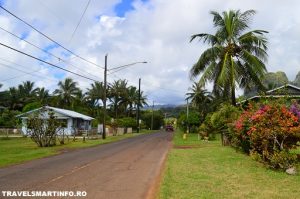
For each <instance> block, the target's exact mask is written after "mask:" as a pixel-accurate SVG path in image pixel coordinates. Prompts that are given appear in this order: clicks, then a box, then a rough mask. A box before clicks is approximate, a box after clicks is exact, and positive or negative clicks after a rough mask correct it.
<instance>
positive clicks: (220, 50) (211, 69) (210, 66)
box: [190, 10, 267, 105]
mask: <svg viewBox="0 0 300 199" xmlns="http://www.w3.org/2000/svg"><path fill="white" fill-rule="evenodd" d="M211 14H212V15H213V23H214V27H215V28H216V33H215V34H208V33H200V34H195V35H192V37H191V41H193V40H194V39H196V38H199V39H200V40H201V39H203V40H204V43H207V44H209V45H211V46H210V47H209V48H208V49H207V50H205V51H204V52H203V53H202V54H201V56H200V58H199V60H198V61H197V62H196V63H195V64H194V66H193V67H192V69H191V71H190V72H191V76H192V77H196V76H198V75H199V74H200V73H203V74H202V76H201V78H200V84H201V85H205V83H206V82H207V81H212V82H213V84H214V87H213V92H214V94H215V95H216V96H223V97H224V98H225V99H231V103H232V104H233V105H236V99H235V90H236V85H239V87H240V88H247V87H249V86H250V85H251V84H254V85H257V86H259V87H260V88H262V89H263V85H262V82H261V79H262V78H263V76H264V74H265V73H266V67H265V64H264V62H265V61H266V60H267V53H266V50H267V39H266V38H265V37H264V34H265V33H267V31H264V30H253V31H250V32H245V30H247V29H248V28H249V22H250V20H251V17H252V16H253V15H254V14H255V11H254V10H248V11H245V12H240V11H239V10H237V11H233V10H230V11H229V12H223V13H222V14H219V13H217V12H215V11H212V12H211Z"/></svg>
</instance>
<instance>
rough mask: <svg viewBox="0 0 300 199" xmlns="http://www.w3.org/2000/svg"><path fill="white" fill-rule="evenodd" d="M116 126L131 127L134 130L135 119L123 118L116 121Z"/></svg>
mask: <svg viewBox="0 0 300 199" xmlns="http://www.w3.org/2000/svg"><path fill="white" fill-rule="evenodd" d="M117 124H118V126H119V127H132V128H136V126H137V123H136V119H135V118H132V117H124V118H120V119H118V120H117Z"/></svg>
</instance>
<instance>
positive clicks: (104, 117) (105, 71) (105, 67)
mask: <svg viewBox="0 0 300 199" xmlns="http://www.w3.org/2000/svg"><path fill="white" fill-rule="evenodd" d="M106 78H107V54H106V55H105V64H104V94H103V95H104V96H103V97H104V100H103V115H104V116H103V132H102V139H105V138H106V85H107V82H106V81H107V80H106Z"/></svg>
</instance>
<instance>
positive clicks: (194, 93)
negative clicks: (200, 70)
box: [186, 82, 213, 115]
mask: <svg viewBox="0 0 300 199" xmlns="http://www.w3.org/2000/svg"><path fill="white" fill-rule="evenodd" d="M189 90H190V92H188V93H187V94H186V95H187V98H186V99H188V100H191V103H192V106H194V107H195V108H197V109H198V110H199V111H200V113H201V114H202V115H205V114H206V113H207V112H208V110H209V107H210V103H211V102H212V100H213V96H212V95H211V93H210V92H208V91H207V90H206V89H203V86H202V85H200V84H199V83H198V82H194V84H193V86H192V87H191V88H189Z"/></svg>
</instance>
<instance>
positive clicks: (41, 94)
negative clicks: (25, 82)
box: [36, 87, 50, 105]
mask: <svg viewBox="0 0 300 199" xmlns="http://www.w3.org/2000/svg"><path fill="white" fill-rule="evenodd" d="M36 95H37V96H36V98H37V100H38V101H39V102H40V103H41V104H42V105H45V104H48V101H49V98H50V94H49V90H47V89H45V88H44V87H42V88H37V91H36Z"/></svg>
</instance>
